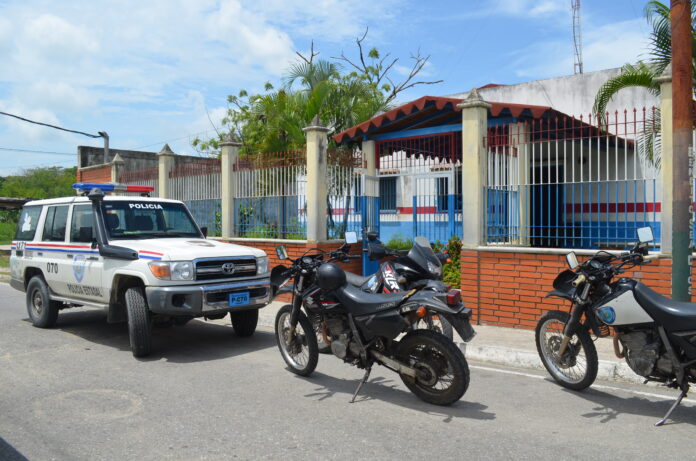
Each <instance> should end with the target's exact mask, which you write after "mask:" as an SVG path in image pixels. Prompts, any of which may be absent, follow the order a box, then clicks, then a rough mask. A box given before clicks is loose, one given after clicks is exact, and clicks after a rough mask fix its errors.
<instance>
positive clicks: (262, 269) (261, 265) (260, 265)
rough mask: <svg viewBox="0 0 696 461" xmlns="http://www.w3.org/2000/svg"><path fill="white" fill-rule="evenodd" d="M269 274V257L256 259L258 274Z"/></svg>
mask: <svg viewBox="0 0 696 461" xmlns="http://www.w3.org/2000/svg"><path fill="white" fill-rule="evenodd" d="M266 272H268V256H261V257H260V258H256V273H257V274H265V273H266Z"/></svg>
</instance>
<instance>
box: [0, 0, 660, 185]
mask: <svg viewBox="0 0 696 461" xmlns="http://www.w3.org/2000/svg"><path fill="white" fill-rule="evenodd" d="M644 4H645V1H644V0H612V1H606V0H583V2H582V5H583V11H582V15H583V23H582V26H583V35H584V62H585V70H586V71H592V70H599V69H604V68H609V67H618V66H621V65H623V64H624V63H626V62H632V61H635V60H636V59H637V58H639V57H640V56H641V55H644V54H645V52H646V50H645V47H646V36H647V33H648V26H647V24H646V22H645V19H644V18H643V6H644ZM366 27H369V30H370V32H369V35H368V39H367V42H368V46H377V47H378V48H379V49H380V50H381V51H382V52H385V51H388V52H390V53H392V55H393V56H396V57H400V58H401V60H400V64H401V65H400V66H397V68H396V71H397V72H405V71H406V70H407V69H408V67H407V66H408V65H409V56H410V55H411V54H412V53H414V52H416V51H417V50H419V49H420V52H421V54H425V55H427V54H429V55H430V56H431V59H430V64H429V65H428V66H427V67H426V69H425V72H424V73H425V74H426V75H425V76H426V77H427V78H429V79H432V80H439V79H443V80H444V82H443V83H441V84H438V85H434V86H428V87H417V88H415V89H413V90H412V91H410V92H409V93H408V94H404V95H403V97H402V98H401V99H402V102H406V101H408V100H410V99H414V98H417V97H419V96H422V95H424V94H431V95H445V94H451V93H456V92H461V91H466V90H469V89H471V88H472V87H477V86H482V85H485V84H487V83H491V82H494V83H508V84H509V83H517V82H522V81H528V80H536V79H542V78H548V77H554V76H560V75H568V74H572V73H573V55H572V36H571V16H570V1H568V0H450V1H438V0H429V1H422V0H408V1H406V0H402V1H396V0H379V1H375V0H371V1H367V0H350V1H347V0H255V1H247V0H109V1H106V0H90V1H87V0H84V1H77V0H74V1H69V0H63V1H48V0H47V1H39V0H16V1H15V0H0V62H1V63H2V67H1V70H0V111H4V112H9V113H13V114H18V115H21V116H24V117H26V118H30V119H34V120H39V121H43V122H46V123H50V124H56V125H60V126H63V127H67V128H71V129H75V130H80V131H85V132H90V133H96V132H98V131H106V132H108V133H109V135H110V138H111V146H112V147H117V148H123V149H140V150H151V151H159V149H160V148H161V147H162V145H163V143H164V142H168V143H169V144H170V146H171V147H172V149H173V150H174V151H175V152H177V153H182V154H184V153H186V154H195V151H194V150H193V149H192V148H191V146H190V140H191V139H192V138H193V137H194V136H195V135H200V136H206V135H207V136H210V135H211V134H213V133H214V131H213V126H212V124H211V120H212V122H213V123H215V124H218V121H219V120H220V118H221V117H222V114H224V111H225V107H226V103H225V101H226V97H227V95H228V94H236V93H237V92H238V91H239V90H240V89H247V90H249V91H261V90H262V89H263V85H264V83H265V82H267V81H270V82H272V83H278V82H279V77H280V75H281V74H282V73H283V71H284V70H285V69H287V67H288V65H289V63H291V62H292V60H293V59H294V56H295V52H296V51H300V52H305V53H306V52H307V50H308V49H309V46H310V43H311V41H312V40H314V43H315V49H316V50H318V51H320V53H321V54H320V57H323V58H329V57H331V56H338V55H340V54H341V52H342V51H343V52H345V54H346V55H347V56H355V53H354V52H355V46H354V40H355V37H356V36H358V35H361V34H362V32H363V31H364V30H365V28H366ZM78 145H97V146H99V145H101V140H99V139H97V140H94V139H91V138H87V137H83V136H79V135H73V134H69V133H63V132H59V131H56V130H53V129H49V128H44V127H40V126H36V125H31V124H27V123H23V122H20V121H16V120H14V119H10V118H8V117H5V116H1V115H0V159H1V160H2V161H0V175H7V174H12V173H16V172H18V171H21V170H22V169H23V168H31V167H36V166H50V165H59V166H72V165H75V162H76V160H75V158H76V146H78ZM30 151H34V152H30ZM35 151H43V152H45V153H38V152H35Z"/></svg>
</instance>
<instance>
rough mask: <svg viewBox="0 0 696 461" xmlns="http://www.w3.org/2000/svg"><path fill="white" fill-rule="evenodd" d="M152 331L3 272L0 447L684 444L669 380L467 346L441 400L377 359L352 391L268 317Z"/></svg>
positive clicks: (543, 452) (110, 455)
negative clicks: (569, 378) (55, 301)
mask: <svg viewBox="0 0 696 461" xmlns="http://www.w3.org/2000/svg"><path fill="white" fill-rule="evenodd" d="M154 334H155V336H154V347H155V353H154V354H153V356H152V357H151V358H149V359H147V360H136V359H134V358H133V357H132V355H131V353H130V350H129V347H128V336H127V329H126V326H125V325H123V324H121V325H109V324H107V323H106V318H105V315H104V314H103V313H102V312H99V311H93V310H68V311H62V312H61V314H60V316H59V320H58V326H57V327H56V328H54V329H49V330H41V329H38V328H34V327H32V326H31V324H30V323H29V321H28V319H27V315H26V310H25V304H24V295H23V294H22V293H19V292H17V291H14V290H12V289H11V288H10V287H9V286H8V285H5V284H0V459H7V458H11V457H13V456H14V457H16V458H17V459H21V457H20V456H21V455H23V456H25V457H26V458H29V459H32V460H49V459H58V460H101V459H118V460H124V459H137V460H161V459H186V460H195V459H281V458H283V459H352V458H357V459H365V458H373V459H374V458H379V459H438V460H439V459H465V458H468V459H513V458H514V459H531V458H534V459H571V458H573V459H607V458H613V457H616V456H619V457H621V458H622V459H627V458H637V459H655V458H668V457H670V458H676V457H682V458H689V459H691V458H693V457H694V448H693V447H694V442H693V440H694V425H696V400H691V399H690V400H688V401H687V402H686V403H685V404H684V405H683V406H682V407H680V408H679V409H677V411H676V412H675V414H674V417H673V419H672V420H671V421H670V424H669V425H667V426H665V427H662V428H655V427H653V423H654V422H656V421H657V420H658V419H659V418H660V417H661V416H662V415H663V414H664V412H665V411H666V410H667V408H668V407H669V405H670V402H669V401H668V400H666V399H672V398H673V397H674V392H673V391H671V390H667V389H655V388H651V387H647V386H634V385H628V384H626V385H622V384H615V383H611V384H610V383H603V382H597V383H596V384H595V385H594V386H593V388H592V389H590V390H588V391H585V392H582V393H577V392H570V391H566V390H564V389H563V388H561V387H559V386H558V385H556V384H554V383H553V382H552V381H550V380H549V379H548V378H547V377H546V376H545V375H544V374H543V373H537V372H534V371H526V370H516V369H513V368H503V367H499V366H490V365H486V364H482V363H473V362H472V363H470V367H471V385H470V387H469V390H468V392H467V393H466V394H465V395H464V397H463V399H462V400H461V401H459V402H458V403H456V404H455V405H453V406H451V407H437V406H433V405H429V404H426V403H424V402H421V401H420V400H418V399H417V398H416V397H415V396H414V395H412V394H411V393H410V392H408V390H407V389H406V387H405V386H404V385H403V384H402V383H401V380H400V379H399V377H398V376H397V375H396V374H394V373H392V372H390V371H388V370H386V369H384V368H381V367H375V370H374V372H373V374H372V377H371V379H370V381H369V383H368V384H367V385H366V386H365V387H364V388H363V391H362V393H361V395H360V397H359V398H358V401H357V402H356V403H354V404H350V403H349V400H350V397H351V394H352V392H353V391H354V390H355V387H356V386H357V384H358V381H359V379H360V378H361V377H362V371H361V370H358V369H356V368H353V367H351V366H348V365H345V364H343V363H342V362H340V361H339V360H338V359H336V358H334V357H332V356H324V355H322V356H321V357H320V360H319V366H318V367H317V371H316V372H315V373H314V374H313V375H312V376H311V377H310V378H300V377H297V376H295V375H293V374H291V373H290V372H288V371H287V370H286V369H285V364H284V362H283V361H282V358H281V356H280V354H279V352H278V350H277V348H276V345H275V338H274V336H273V332H272V331H271V330H270V329H268V328H265V327H264V328H261V329H259V330H258V331H257V333H256V334H255V335H254V336H253V337H251V338H238V337H236V336H235V335H234V333H233V330H232V328H231V327H229V326H226V325H220V324H211V323H204V322H200V321H193V322H191V323H189V324H188V325H186V326H184V327H172V328H169V329H156V330H155V332H154ZM20 454H21V455H20Z"/></svg>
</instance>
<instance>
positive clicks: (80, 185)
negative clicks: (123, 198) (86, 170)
mask: <svg viewBox="0 0 696 461" xmlns="http://www.w3.org/2000/svg"><path fill="white" fill-rule="evenodd" d="M72 187H73V189H75V190H82V191H90V190H92V189H100V190H102V191H104V192H140V193H147V192H152V191H153V190H155V188H154V187H152V186H134V185H129V184H114V183H95V182H77V183H75V184H73V185H72Z"/></svg>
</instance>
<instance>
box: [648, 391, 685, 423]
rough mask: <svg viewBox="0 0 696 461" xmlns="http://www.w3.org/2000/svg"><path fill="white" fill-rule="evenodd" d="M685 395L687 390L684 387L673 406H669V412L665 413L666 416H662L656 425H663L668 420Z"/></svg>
mask: <svg viewBox="0 0 696 461" xmlns="http://www.w3.org/2000/svg"><path fill="white" fill-rule="evenodd" d="M684 397H686V391H685V390H683V389H682V390H681V392H679V396H678V397H677V400H675V401H674V403H673V404H672V406H671V407H669V410H668V411H667V414H666V415H665V417H664V418H662V419H661V420H659V421H658V422H656V423H655V426H662V425H663V424H664V423H665V421H667V418H669V417H670V415H671V414H672V412H673V411H674V409H675V408H677V406H679V404H680V403H681V401H682V399H683V398H684Z"/></svg>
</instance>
